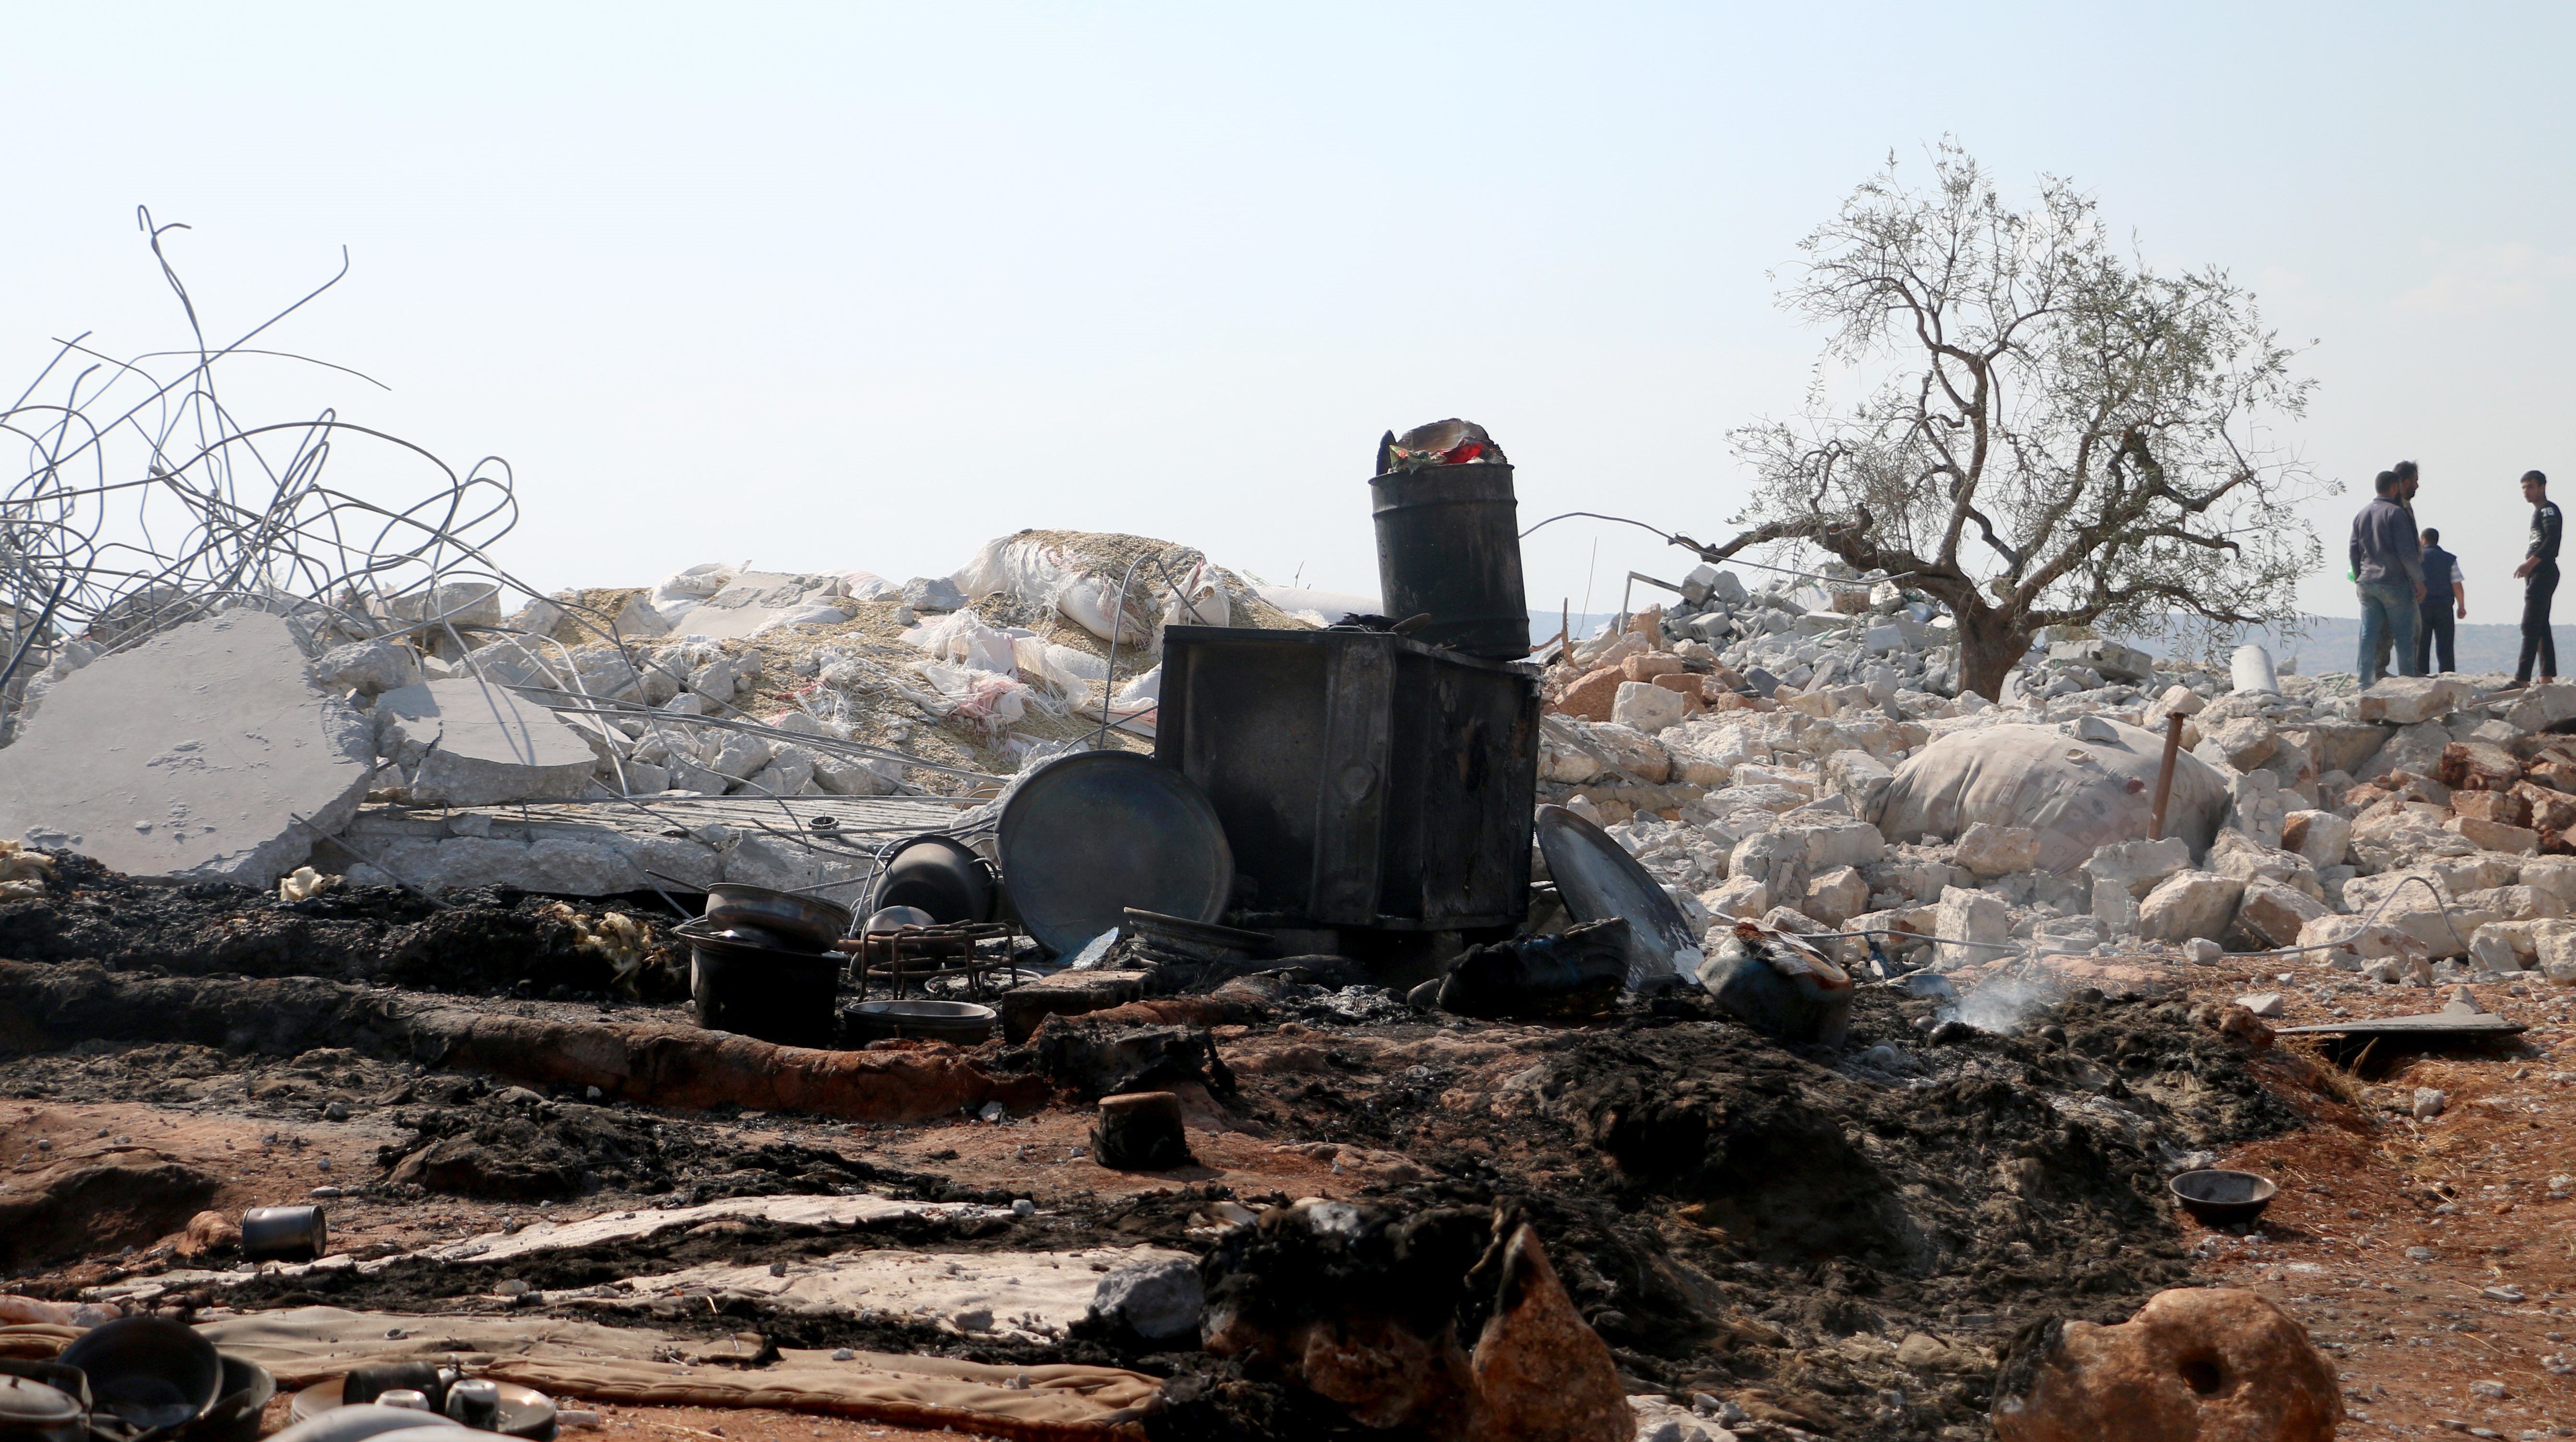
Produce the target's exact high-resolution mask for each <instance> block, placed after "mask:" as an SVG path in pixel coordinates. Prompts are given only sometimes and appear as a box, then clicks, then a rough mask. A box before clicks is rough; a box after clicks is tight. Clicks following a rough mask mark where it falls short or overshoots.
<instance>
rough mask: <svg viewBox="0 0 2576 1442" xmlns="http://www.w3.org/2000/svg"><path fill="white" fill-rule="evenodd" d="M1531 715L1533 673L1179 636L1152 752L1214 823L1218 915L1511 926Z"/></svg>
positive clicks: (1360, 648) (1524, 862)
mask: <svg viewBox="0 0 2576 1442" xmlns="http://www.w3.org/2000/svg"><path fill="white" fill-rule="evenodd" d="M1450 469H1453V470H1454V469H1465V468H1462V467H1451V468H1450ZM1538 714H1539V693H1538V678H1537V676H1536V674H1535V673H1534V672H1532V671H1531V670H1530V669H1529V668H1528V667H1526V666H1514V665H1507V664H1505V663H1503V662H1500V661H1490V660H1483V659H1479V658H1477V657H1473V656H1464V655H1460V654H1459V653H1458V652H1455V651H1447V650H1438V649H1435V648H1433V647H1430V646H1426V645H1422V644H1420V643H1419V642H1416V641H1413V640H1410V639H1408V638H1406V637H1402V636H1395V635H1389V634H1387V633H1385V632H1381V631H1267V630H1253V629H1237V628H1231V627H1221V626H1172V627H1168V628H1166V629H1165V631H1164V633H1163V688H1162V700H1161V709H1160V714H1159V715H1158V716H1157V718H1156V723H1155V739H1154V757H1155V759H1156V760H1158V761H1160V762H1162V763H1163V764H1164V765H1166V766H1170V767H1173V768H1175V769H1176V770H1178V771H1180V772H1181V773H1182V774H1183V775H1185V776H1187V777H1188V778H1189V779H1190V780H1192V781H1194V782H1196V783H1198V786H1199V788H1200V789H1201V790H1202V791H1204V792H1206V793H1207V798H1208V800H1209V802H1210V803H1211V804H1212V805H1214V807H1215V808H1216V813H1217V818H1218V820H1219V821H1220V822H1221V823H1222V824H1223V825H1224V827H1225V835H1226V841H1227V844H1228V845H1229V846H1230V847H1232V849H1233V851H1234V869H1235V873H1236V896H1235V905H1236V912H1235V914H1234V915H1232V916H1230V917H1229V918H1228V920H1229V921H1232V922H1234V923H1236V924H1239V925H1243V926H1254V927H1283V928H1284V927H1358V928H1371V929H1380V930H1391V931H1464V930H1473V929H1477V928H1483V927H1490V926H1509V925H1512V924H1515V923H1517V922H1518V921H1520V920H1521V918H1522V917H1523V916H1524V915H1525V914H1526V912H1527V910H1528V906H1529V897H1528V893H1529V869H1530V827H1531V807H1532V803H1533V800H1534V797H1535V793H1536V790H1537V785H1538Z"/></svg>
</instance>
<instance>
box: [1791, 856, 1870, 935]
mask: <svg viewBox="0 0 2576 1442" xmlns="http://www.w3.org/2000/svg"><path fill="white" fill-rule="evenodd" d="M1799 909H1800V910H1802V911H1804V912H1806V913H1807V915H1809V916H1812V917H1814V918H1815V919H1816V920H1818V921H1821V922H1823V923H1824V924H1825V925H1827V926H1831V927H1836V928H1839V927H1841V926H1842V924H1843V923H1844V922H1847V921H1849V920H1851V919H1852V918H1853V917H1855V916H1858V915H1860V914H1861V913H1862V912H1864V911H1867V910H1869V882H1868V881H1866V880H1864V879H1863V878H1862V876H1861V874H1860V870H1859V868H1857V867H1851V866H1838V867H1835V868H1834V869H1833V870H1831V871H1828V872H1826V873H1825V874H1824V875H1822V876H1819V877H1817V878H1816V879H1815V880H1813V881H1810V882H1808V883H1807V898H1806V901H1805V902H1804V903H1803V904H1802V905H1801V907H1800V908H1799Z"/></svg>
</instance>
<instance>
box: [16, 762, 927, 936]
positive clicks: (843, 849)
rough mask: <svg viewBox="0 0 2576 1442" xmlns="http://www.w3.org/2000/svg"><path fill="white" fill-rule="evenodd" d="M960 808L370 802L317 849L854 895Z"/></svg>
mask: <svg viewBox="0 0 2576 1442" xmlns="http://www.w3.org/2000/svg"><path fill="white" fill-rule="evenodd" d="M0 755H5V753H0ZM959 806H960V803H958V802H953V801H941V800H928V799H910V798H900V797H855V796H792V797H778V798H772V797H765V796H763V797H726V796H659V797H655V798H653V799H651V800H650V801H649V802H646V803H644V804H642V805H637V804H633V803H628V802H623V801H614V800H606V799H602V800H598V801H570V802H567V801H550V802H545V803H542V804H535V803H530V804H524V805H506V806H495V807H492V808H488V809H474V810H458V811H455V812H452V813H450V814H449V815H447V816H444V817H441V816H433V815H424V814H422V813H420V812H417V811H413V810H409V809H406V808H399V807H389V806H369V807H366V808H364V809H362V810H361V811H360V812H359V813H358V815H357V816H356V817H355V818H354V819H352V820H351V821H350V822H349V824H348V826H347V827H346V828H345V829H344V830H343V832H342V833H341V834H342V839H343V841H344V842H345V843H346V844H345V846H334V847H328V848H325V850H326V852H327V853H328V854H327V855H326V856H324V857H322V858H320V859H321V860H324V861H327V862H329V863H330V865H329V867H326V869H333V868H338V869H345V870H346V872H347V874H348V876H349V879H350V881H351V883H352V884H357V885H375V886H385V885H393V884H396V883H395V882H394V880H393V878H394V877H397V876H398V877H400V878H401V879H402V881H403V882H407V883H409V884H410V885H413V886H417V887H420V888H421V889H423V890H425V891H431V892H437V891H441V890H446V889H450V888H458V889H463V888H472V887H479V886H512V887H517V888H518V889H520V890H522V891H537V892H544V893H546V894H548V895H554V896H616V895H622V894H624V893H626V892H631V891H640V890H646V889H649V888H650V887H651V886H652V885H653V883H654V882H656V881H658V882H660V883H661V884H662V885H664V886H669V887H677V888H684V889H690V890H700V889H704V888H705V887H706V886H708V885H709V884H711V883H714V882H718V881H739V882H747V883H749V884H751V885H754V886H770V887H777V888H780V889H783V890H794V889H799V888H813V887H826V886H827V887H830V888H832V889H830V890H827V891H823V892H819V893H817V894H819V895H821V896H823V897H824V899H826V900H831V901H839V902H842V903H845V904H848V903H854V902H856V901H857V900H858V899H859V893H860V892H861V890H862V889H863V888H864V886H865V883H866V879H867V877H868V874H869V868H870V861H869V856H870V854H871V852H872V851H873V849H874V846H875V845H877V844H881V843H882V840H883V838H885V837H887V836H899V835H905V834H908V833H912V832H919V831H938V830H944V829H946V828H947V827H948V826H950V825H952V824H953V823H954V822H955V821H956V819H957V813H958V810H959ZM817 821H821V822H823V823H824V824H823V825H820V826H817V825H816V822H817ZM791 826H792V827H793V828H794V832H793V835H792V836H791V834H790V828H791ZM835 837H847V838H849V839H847V840H842V841H839V842H837V843H835V842H834V841H833V840H832V839H831V838H835ZM806 838H812V839H813V841H812V844H808V843H807V840H806ZM872 838H873V839H872ZM648 873H649V876H648Z"/></svg>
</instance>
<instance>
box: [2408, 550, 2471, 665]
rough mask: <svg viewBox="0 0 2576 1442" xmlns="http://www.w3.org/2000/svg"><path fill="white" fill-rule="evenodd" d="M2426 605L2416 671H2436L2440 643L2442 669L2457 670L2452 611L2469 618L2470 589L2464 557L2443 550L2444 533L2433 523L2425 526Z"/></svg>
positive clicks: (2419, 624) (2421, 617) (2420, 623)
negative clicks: (2462, 563) (2463, 575)
mask: <svg viewBox="0 0 2576 1442" xmlns="http://www.w3.org/2000/svg"><path fill="white" fill-rule="evenodd" d="M2423 558H2424V605H2423V607H2422V614H2420V615H2419V616H2417V617H2416V624H2415V674H2416V675H2418V676H2431V675H2434V674H2436V668H2435V666H2434V665H2433V656H2434V651H2435V649H2436V647H2437V646H2438V648H2439V650H2440V652H2441V661H2442V664H2441V666H2440V667H2439V668H2438V669H2439V670H2441V671H2457V670H2458V669H2460V663H2459V660H2458V658H2457V657H2456V656H2454V655H2453V654H2452V646H2451V643H2452V638H2453V636H2454V635H2455V634H2456V633H2455V632H2454V631H2453V630H2452V628H2451V621H2452V611H2453V609H2454V608H2457V610H2458V613H2459V619H2460V620H2463V621H2465V620H2467V619H2469V588H2468V584H2467V583H2466V582H2464V581H2462V580H2461V579H2460V558H2459V557H2457V556H2454V555H2452V554H2451V553H2450V552H2448V551H2445V550H2443V549H2442V533H2441V532H2439V531H2437V530H2434V529H2433V528H2432V527H2430V526H2426V527H2425V528H2424V550H2423Z"/></svg>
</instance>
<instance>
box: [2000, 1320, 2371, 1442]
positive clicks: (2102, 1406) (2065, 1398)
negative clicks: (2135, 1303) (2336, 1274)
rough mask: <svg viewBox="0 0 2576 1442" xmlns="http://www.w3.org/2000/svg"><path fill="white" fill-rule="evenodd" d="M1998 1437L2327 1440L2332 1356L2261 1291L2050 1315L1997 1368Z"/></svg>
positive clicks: (2144, 1441)
mask: <svg viewBox="0 0 2576 1442" xmlns="http://www.w3.org/2000/svg"><path fill="white" fill-rule="evenodd" d="M1993 1416H1994V1424H1995V1435H1996V1437H1997V1438H1999V1439H2001V1442H2114V1439H2116V1442H2332V1439H2333V1437H2334V1435H2335V1428H2336V1426H2337V1424H2339V1423H2340V1422H2341V1421H2342V1420H2343V1402H2342V1399H2341V1398H2340V1397H2339V1396H2338V1394H2337V1392H2336V1390H2335V1371H2334V1366H2333V1364H2332V1363H2330V1362H2328V1361H2327V1360H2326V1359H2325V1356H2324V1355H2323V1354H2322V1353H2320V1352H2318V1351H2317V1349H2316V1347H2315V1345H2314V1344H2313V1343H2311V1342H2309V1340H2308V1334H2307V1332H2306V1330H2305V1329H2304V1328H2302V1327H2300V1325H2299V1324H2298V1323H2297V1322H2296V1321H2295V1320H2293V1319H2292V1318H2291V1317H2290V1315H2289V1314H2288V1313H2287V1312H2284V1311H2282V1310H2281V1309H2280V1308H2279V1307H2277V1306H2275V1305H2273V1304H2272V1303H2271V1302H2270V1301H2269V1300H2267V1299H2265V1298H2264V1297H2263V1296H2262V1295H2261V1294H2260V1293H2257V1292H2251V1291H2245V1290H2242V1289H2239V1288H2235V1287H2191V1288H2179V1289H2176V1290H2174V1291H2170V1292H2159V1293H2157V1294H2156V1295H2155V1296H2153V1297H2151V1298H2149V1299H2148V1300H2147V1304H2146V1305H2145V1306H2144V1307H2141V1308H2139V1309H2138V1314H2137V1315H2136V1316H2134V1317H2132V1318H2130V1319H2129V1320H2128V1321H2126V1322H2123V1323H2121V1324H2119V1325H2118V1326H2113V1327H2102V1326H2096V1325H2094V1324H2093V1323H2090V1322H2051V1323H2046V1324H2043V1325H2041V1326H2038V1327H2033V1328H2030V1329H2027V1330H2025V1331H2023V1332H2022V1333H2020V1334H2019V1335H2018V1336H2016V1337H2015V1338H2014V1339H2013V1342H2012V1345H2011V1346H2010V1347H2009V1348H2008V1349H2007V1351H2006V1353H2005V1356H2004V1359H2003V1365H2002V1367H2001V1368H2000V1369H1999V1370H1998V1372H1997V1374H1996V1379H1995V1404H1994V1413H1993Z"/></svg>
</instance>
